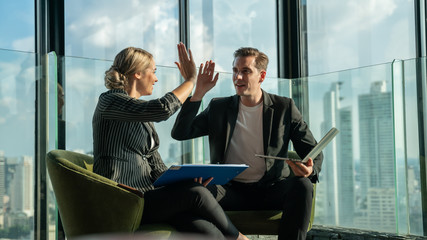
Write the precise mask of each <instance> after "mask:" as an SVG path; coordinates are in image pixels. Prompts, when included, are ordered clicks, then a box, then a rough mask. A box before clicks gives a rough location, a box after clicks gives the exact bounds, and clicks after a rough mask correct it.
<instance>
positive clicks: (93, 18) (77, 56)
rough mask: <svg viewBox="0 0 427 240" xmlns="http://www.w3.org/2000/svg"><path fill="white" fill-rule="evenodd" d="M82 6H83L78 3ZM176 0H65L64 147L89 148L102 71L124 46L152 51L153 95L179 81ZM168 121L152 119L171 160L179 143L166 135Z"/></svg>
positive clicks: (163, 152)
mask: <svg viewBox="0 0 427 240" xmlns="http://www.w3.org/2000/svg"><path fill="white" fill-rule="evenodd" d="M82 6H84V7H82ZM178 29H179V25H178V1H176V0H162V1H149V0H138V1H129V2H122V1H116V0H109V1H104V2H103V3H102V4H100V3H99V1H86V0H85V1H74V0H73V1H65V55H66V57H65V58H64V59H62V61H64V67H65V81H64V90H65V101H66V107H65V121H66V147H67V149H69V150H75V151H81V152H85V153H90V152H91V151H92V147H93V146H92V125H91V123H92V114H93V111H94V109H95V106H96V103H97V98H98V96H99V94H100V93H102V92H104V91H106V90H107V89H106V88H105V87H104V72H105V71H106V70H107V69H108V68H109V67H110V66H111V64H112V60H113V59H114V57H115V55H116V54H117V53H118V52H119V51H121V50H122V49H124V48H125V47H129V46H134V47H140V48H143V49H145V50H147V51H149V52H151V53H152V54H153V55H154V59H155V61H156V65H157V68H158V71H157V77H158V79H159V81H158V82H157V83H156V85H155V88H154V91H153V95H152V96H144V97H142V99H152V98H156V97H161V96H163V95H164V94H165V93H166V92H168V91H171V90H173V89H174V87H176V86H178V84H179V82H180V78H179V72H178V71H177V69H175V68H171V67H173V66H175V64H174V62H175V61H177V60H178V54H177V50H176V46H177V44H178V43H179V31H178ZM171 122H172V123H173V119H170V120H169V121H168V122H162V123H156V129H157V131H158V133H159V135H160V139H161V144H160V153H161V155H162V157H163V159H164V160H165V161H167V162H176V159H179V157H180V154H181V153H180V146H179V145H178V144H176V143H174V141H172V140H171V138H170V130H171Z"/></svg>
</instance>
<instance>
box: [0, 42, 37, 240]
mask: <svg viewBox="0 0 427 240" xmlns="http://www.w3.org/2000/svg"><path fill="white" fill-rule="evenodd" d="M0 74H1V76H2V78H1V79H0V132H1V134H0V200H1V201H0V238H6V239H7V238H12V239H18V238H22V239H31V238H32V236H33V226H34V225H33V218H34V186H35V175H34V169H35V159H34V156H35V153H34V146H35V138H34V132H35V105H34V102H35V82H36V81H35V76H36V73H35V54H34V53H24V52H18V51H10V50H0Z"/></svg>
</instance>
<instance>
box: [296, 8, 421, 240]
mask: <svg viewBox="0 0 427 240" xmlns="http://www.w3.org/2000/svg"><path fill="white" fill-rule="evenodd" d="M302 7H303V8H304V9H305V11H304V12H305V13H306V15H305V16H303V17H304V18H305V19H306V23H307V25H306V29H305V31H306V36H307V48H306V49H305V50H306V53H305V56H306V59H305V63H306V64H307V68H308V74H309V75H310V76H315V75H318V77H314V78H313V77H312V78H311V82H309V84H308V88H309V92H310V93H311V94H310V100H309V102H310V116H316V118H319V116H323V117H324V119H325V121H326V120H327V119H329V120H328V121H329V123H328V124H329V126H341V127H342V128H343V129H342V130H345V132H342V133H343V134H345V135H343V134H342V135H341V141H340V143H339V146H337V150H336V152H335V155H333V154H330V153H329V155H326V156H327V157H328V159H327V161H325V164H324V170H325V171H324V172H323V175H321V178H320V181H321V183H320V184H319V186H318V196H317V200H318V202H317V205H316V221H317V222H316V223H318V224H326V225H338V226H346V227H356V228H362V229H372V230H381V231H386V232H387V231H388V232H396V231H397V232H405V231H408V232H411V233H413V234H422V232H423V230H422V220H421V217H420V214H419V213H418V211H417V209H419V208H420V207H421V200H420V183H419V181H420V178H419V175H417V174H414V172H419V169H420V166H419V160H418V142H417V140H416V139H417V137H418V136H417V129H416V128H417V117H409V118H406V119H405V121H406V122H405V123H404V124H403V125H400V126H399V128H406V132H405V133H406V136H408V137H406V138H405V136H404V135H403V134H401V133H399V132H398V131H395V130H394V129H395V127H396V126H398V125H399V124H400V123H397V121H396V116H397V115H395V114H397V113H396V112H395V111H396V109H397V108H396V106H402V109H403V110H404V111H407V112H410V113H412V116H416V114H417V110H416V106H417V105H416V100H415V96H416V92H415V91H414V90H412V91H411V92H410V93H407V95H406V96H405V103H403V104H401V103H399V99H400V98H395V96H396V94H399V92H402V91H404V90H405V88H403V90H402V88H393V86H395V84H400V83H401V82H402V81H403V80H405V83H404V84H403V85H402V86H400V85H399V86H400V87H406V91H408V89H412V88H413V87H414V86H415V83H414V81H412V82H410V80H412V78H414V76H412V75H411V78H409V77H401V76H402V75H403V73H402V72H401V71H398V70H396V69H398V68H399V66H400V65H401V64H402V62H399V61H396V60H401V59H411V58H415V57H416V56H417V55H416V34H415V31H416V28H415V27H416V25H415V17H414V13H415V7H414V1H409V0H378V1H371V0H363V1H360V0H357V1H356V0H355V1H353V0H347V1H340V0H325V1H315V0H306V1H304V4H303V5H302ZM384 63H387V64H384ZM411 63H412V62H411V61H407V64H408V65H410V64H411ZM375 65H376V66H375ZM366 66H369V67H366ZM346 69H353V70H347V71H343V70H346ZM408 69H409V68H408ZM331 72H337V73H336V74H326V75H325V73H331ZM407 72H411V73H413V70H412V68H411V69H410V71H408V70H407ZM322 74H323V75H322ZM318 79H322V80H318ZM318 84H320V85H318ZM320 86H322V87H325V88H329V89H328V90H325V92H326V93H322V92H321V91H320V89H321V88H320ZM362 86H364V87H362ZM321 102H323V106H320V105H319V107H321V108H319V107H316V105H317V103H321ZM405 104H406V106H407V107H406V108H403V106H405ZM393 107H394V109H393ZM392 116H393V117H392ZM311 123H312V125H314V124H315V126H313V127H316V125H319V124H324V123H321V122H319V121H316V122H313V121H311ZM405 124H406V125H405ZM319 128H320V126H319ZM407 140H408V142H409V143H406V146H408V148H407V149H401V148H396V146H397V145H396V144H399V142H400V141H407ZM401 146H405V144H402V145H401ZM403 151H405V152H406V153H407V155H406V156H405V157H406V160H405V161H406V167H407V171H401V170H400V169H401V168H402V167H403V166H402V165H405V161H402V162H399V161H400V160H399V159H401V158H399V155H400V153H401V152H403ZM394 166H395V167H394ZM402 174H403V175H405V176H408V177H411V179H412V180H411V181H408V182H407V183H406V184H403V183H402V182H398V177H399V176H400V175H402ZM396 186H398V187H396ZM402 196H405V197H402ZM406 196H407V197H406ZM403 205H405V206H403ZM402 206H403V208H407V209H405V212H406V213H408V216H409V217H408V219H405V217H406V216H402V215H403V214H402V212H401V209H402ZM402 219H404V220H402ZM408 226H410V227H408ZM409 229H410V230H409Z"/></svg>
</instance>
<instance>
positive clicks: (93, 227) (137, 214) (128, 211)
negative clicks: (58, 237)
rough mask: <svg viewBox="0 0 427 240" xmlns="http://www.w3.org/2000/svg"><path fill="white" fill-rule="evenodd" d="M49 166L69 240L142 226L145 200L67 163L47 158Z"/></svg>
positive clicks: (112, 182) (105, 179)
mask: <svg viewBox="0 0 427 240" xmlns="http://www.w3.org/2000/svg"><path fill="white" fill-rule="evenodd" d="M47 166H48V171H49V176H50V178H51V182H52V186H53V189H54V193H55V197H56V200H57V204H58V209H59V213H60V215H61V219H62V222H63V225H64V230H65V233H66V234H67V236H68V237H74V236H80V235H86V234H92V233H102V232H133V231H135V230H136V229H137V228H138V227H139V225H140V222H141V217H142V214H143V208H144V199H143V198H141V197H139V196H137V195H136V194H134V193H132V192H130V191H128V190H125V189H122V188H120V187H118V186H117V183H116V182H114V181H111V180H110V179H107V178H104V177H102V176H100V175H97V174H94V173H91V172H89V171H87V170H85V169H83V168H81V167H78V166H77V165H74V164H71V163H69V162H68V161H66V160H63V161H61V159H50V158H49V157H48V158H47Z"/></svg>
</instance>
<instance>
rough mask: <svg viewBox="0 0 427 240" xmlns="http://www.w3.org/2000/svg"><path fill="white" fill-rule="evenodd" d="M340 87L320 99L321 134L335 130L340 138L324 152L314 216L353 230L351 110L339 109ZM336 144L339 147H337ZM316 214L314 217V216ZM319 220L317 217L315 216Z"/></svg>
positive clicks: (336, 84)
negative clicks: (321, 108) (321, 112)
mask: <svg viewBox="0 0 427 240" xmlns="http://www.w3.org/2000/svg"><path fill="white" fill-rule="evenodd" d="M340 85H341V83H339V82H337V83H333V84H332V85H331V89H330V91H328V92H327V93H326V94H325V95H324V98H323V104H324V105H323V112H324V122H323V123H322V132H323V133H326V132H327V131H329V129H330V128H332V127H336V128H338V129H339V130H340V134H338V135H337V136H336V139H335V140H334V141H333V142H331V143H330V145H329V146H328V147H326V148H325V150H324V151H323V154H324V159H325V161H324V162H323V167H322V174H321V183H320V184H319V186H318V196H317V198H316V201H317V204H316V205H317V209H318V210H317V212H319V215H320V214H323V216H322V215H320V216H322V218H323V219H324V220H325V221H326V222H328V223H330V224H334V225H340V226H352V225H353V221H352V220H353V215H354V180H353V179H354V176H353V151H352V149H353V147H352V145H353V141H352V136H353V134H352V121H351V117H352V114H351V107H341V105H340V102H341V100H342V98H341V97H340ZM337 143H339V144H337ZM317 212H316V213H317ZM316 216H318V215H316Z"/></svg>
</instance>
